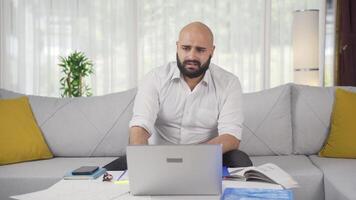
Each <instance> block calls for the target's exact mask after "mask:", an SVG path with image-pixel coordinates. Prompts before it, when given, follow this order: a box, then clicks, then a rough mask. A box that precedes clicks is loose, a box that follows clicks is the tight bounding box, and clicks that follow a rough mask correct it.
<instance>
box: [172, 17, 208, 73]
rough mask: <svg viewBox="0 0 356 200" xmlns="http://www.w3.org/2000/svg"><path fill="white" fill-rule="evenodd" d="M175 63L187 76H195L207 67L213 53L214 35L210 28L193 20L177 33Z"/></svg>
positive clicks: (203, 71)
mask: <svg viewBox="0 0 356 200" xmlns="http://www.w3.org/2000/svg"><path fill="white" fill-rule="evenodd" d="M176 44H177V64H178V68H179V70H180V72H181V73H182V74H183V75H184V76H186V77H188V78H197V77H200V76H201V75H203V74H204V73H205V71H206V70H207V69H208V68H209V64H210V60H211V58H212V56H213V53H214V49H215V46H214V36H213V33H212V32H211V30H210V28H209V27H208V26H206V25H205V24H203V23H201V22H193V23H190V24H188V25H186V26H185V27H183V28H182V30H181V31H180V33H179V38H178V41H177V43H176Z"/></svg>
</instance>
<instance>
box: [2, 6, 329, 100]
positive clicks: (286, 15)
mask: <svg viewBox="0 0 356 200" xmlns="http://www.w3.org/2000/svg"><path fill="white" fill-rule="evenodd" d="M322 2H323V0H288V1H285V0H195V1H189V0H1V1H0V47H1V48H0V87H1V88H5V89H9V90H12V91H17V92H22V93H27V94H35V95H45V96H60V91H59V87H60V85H59V79H60V77H61V74H60V68H59V67H58V65H57V64H58V63H59V59H58V58H59V56H67V55H68V54H69V53H70V52H72V51H74V50H79V51H83V52H84V53H85V54H86V55H87V56H88V57H89V58H90V59H91V60H93V62H94V68H95V74H94V75H93V76H92V77H91V78H90V79H89V80H87V81H88V82H89V83H90V85H91V87H92V88H93V93H94V95H102V94H108V93H112V92H118V91H123V90H126V89H129V88H132V87H135V86H136V85H137V83H138V82H139V81H140V80H141V79H142V77H143V76H144V74H146V73H147V72H149V71H150V70H151V69H153V68H154V67H158V66H161V65H164V64H165V63H167V62H168V61H172V60H175V54H176V46H175V42H176V40H177V37H178V32H179V30H180V29H181V28H182V27H183V26H184V25H186V24H187V23H189V22H192V21H202V22H204V23H206V24H207V25H208V26H210V27H211V29H212V30H213V32H214V35H215V45H216V50H215V55H214V57H213V60H212V61H213V62H214V63H216V64H218V65H220V66H221V67H223V68H225V69H226V70H228V71H230V72H232V73H234V74H236V75H237V76H238V77H239V78H240V80H241V84H242V86H243V90H244V92H251V91H257V90H261V89H265V88H269V87H273V86H277V85H280V84H283V83H287V82H290V81H291V80H292V60H291V59H292V58H291V56H292V55H291V37H292V35H291V25H292V12H293V11H294V10H297V9H311V8H313V9H322V8H321V5H322Z"/></svg>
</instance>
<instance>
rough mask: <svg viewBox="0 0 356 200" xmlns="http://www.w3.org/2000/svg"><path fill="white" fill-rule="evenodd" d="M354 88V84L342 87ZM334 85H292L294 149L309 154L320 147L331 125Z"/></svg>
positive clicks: (317, 150)
mask: <svg viewBox="0 0 356 200" xmlns="http://www.w3.org/2000/svg"><path fill="white" fill-rule="evenodd" d="M342 88H343V89H346V90H349V91H356V87H342ZM334 92H335V87H312V86H305V85H296V84H293V86H292V127H293V153H294V154H305V155H312V154H316V153H318V152H319V151H320V149H321V148H322V146H323V144H324V142H325V140H326V138H327V136H328V134H329V129H330V120H331V113H332V109H333V103H334V98H335V97H334Z"/></svg>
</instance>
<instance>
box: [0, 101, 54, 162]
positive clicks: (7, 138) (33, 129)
mask: <svg viewBox="0 0 356 200" xmlns="http://www.w3.org/2000/svg"><path fill="white" fill-rule="evenodd" d="M52 157H53V155H52V153H51V152H50V150H49V149H48V146H47V144H46V142H45V140H44V138H43V136H42V133H41V131H40V129H39V128H38V126H37V124H36V121H35V119H34V117H33V114H32V111H31V108H30V104H29V101H28V98H27V97H20V98H17V99H2V100H0V165H4V164H10V163H17V162H22V161H29V160H37V159H47V158H52Z"/></svg>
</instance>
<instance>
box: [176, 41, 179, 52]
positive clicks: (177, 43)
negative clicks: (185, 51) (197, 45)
mask: <svg viewBox="0 0 356 200" xmlns="http://www.w3.org/2000/svg"><path fill="white" fill-rule="evenodd" d="M178 45H179V42H178V41H177V42H176V46H177V51H178Z"/></svg>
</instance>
